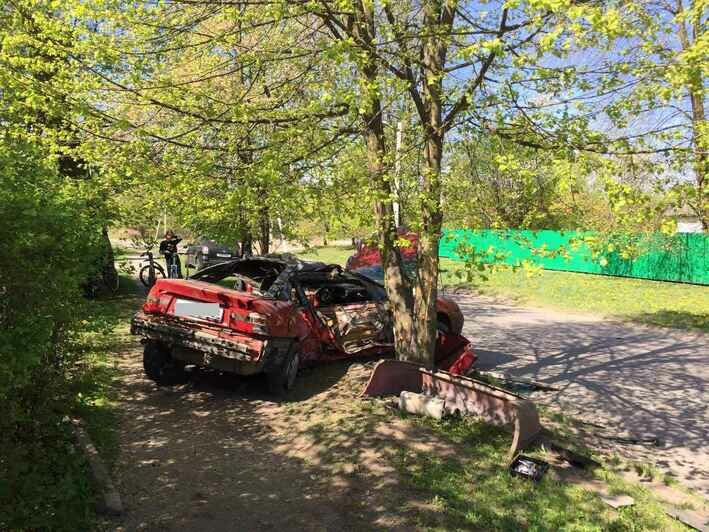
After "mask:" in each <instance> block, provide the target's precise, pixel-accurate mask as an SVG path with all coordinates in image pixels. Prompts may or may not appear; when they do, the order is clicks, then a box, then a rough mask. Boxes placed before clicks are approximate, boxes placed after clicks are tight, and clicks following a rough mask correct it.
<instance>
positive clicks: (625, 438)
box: [578, 420, 665, 447]
mask: <svg viewBox="0 0 709 532" xmlns="http://www.w3.org/2000/svg"><path fill="white" fill-rule="evenodd" d="M578 422H579V423H580V424H582V425H587V426H589V427H594V428H597V429H606V431H601V432H598V431H597V432H593V435H594V436H597V437H598V438H601V439H604V440H609V441H614V442H616V443H623V444H626V445H652V446H654V447H664V445H665V444H664V442H663V441H662V440H661V439H660V438H658V437H657V436H652V435H645V436H640V435H637V434H630V433H626V434H616V433H613V432H611V430H612V429H610V428H609V427H607V426H605V425H601V424H599V423H593V422H591V421H583V420H578Z"/></svg>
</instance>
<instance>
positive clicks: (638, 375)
mask: <svg viewBox="0 0 709 532" xmlns="http://www.w3.org/2000/svg"><path fill="white" fill-rule="evenodd" d="M458 302H459V304H460V305H461V308H462V310H463V313H464V314H465V316H466V325H465V330H464V333H466V334H467V335H468V336H469V337H470V338H471V339H472V340H473V342H474V345H475V346H476V347H477V352H478V353H479V355H480V361H479V366H480V367H481V368H482V369H492V368H494V369H497V370H504V371H506V372H508V373H511V374H513V375H517V376H524V377H528V378H533V379H536V380H540V381H543V382H545V383H547V384H550V385H553V386H555V387H558V388H559V389H560V391H559V392H558V393H554V394H544V395H540V396H538V397H537V399H538V400H540V401H542V402H543V403H545V404H548V405H551V406H553V407H554V408H555V409H557V410H558V411H561V412H563V413H565V414H570V415H572V416H576V417H579V418H581V419H584V420H587V421H589V422H592V423H595V424H597V425H601V426H602V428H603V429H604V430H605V431H606V432H607V431H611V432H613V433H615V434H618V435H623V434H628V433H631V434H634V435H639V436H645V437H646V436H653V437H657V438H658V439H659V440H660V441H661V442H662V446H661V447H659V448H658V447H647V446H640V445H625V446H620V445H613V446H611V447H612V448H611V450H613V451H615V452H618V453H619V454H621V455H623V456H626V457H628V458H632V459H640V460H650V461H652V462H655V463H657V464H658V465H660V466H663V467H664V468H665V469H666V470H671V471H672V472H673V473H675V474H676V475H677V478H678V480H680V481H683V482H684V483H686V484H688V485H689V486H691V487H693V488H696V489H699V490H700V491H703V492H704V494H705V495H706V494H707V493H709V447H708V446H707V439H708V438H709V423H708V420H707V406H706V405H707V402H708V401H709V337H708V336H707V335H706V334H704V333H701V332H697V331H675V330H670V329H661V328H653V327H645V326H638V325H632V324H627V323H620V322H613V321H604V320H602V319H599V318H593V317H589V316H579V315H564V314H562V313H559V312H553V311H546V310H539V309H536V310H535V309H523V308H519V307H512V306H509V305H505V304H501V303H499V302H493V301H491V300H489V299H487V298H483V297H475V296H461V297H459V298H458ZM606 445H610V444H607V442H606Z"/></svg>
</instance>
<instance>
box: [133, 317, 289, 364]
mask: <svg viewBox="0 0 709 532" xmlns="http://www.w3.org/2000/svg"><path fill="white" fill-rule="evenodd" d="M130 332H131V334H134V335H138V336H142V337H143V338H147V339H149V340H155V341H158V342H161V343H163V344H165V345H167V346H169V347H171V348H172V352H173V356H175V357H176V358H178V359H181V360H184V361H185V362H190V363H194V364H199V365H202V366H213V367H215V368H216V369H220V370H222V371H230V372H233V373H239V374H252V373H258V372H260V371H266V372H268V371H269V370H271V369H275V368H278V367H280V366H281V365H282V364H283V362H284V360H285V359H286V357H287V355H288V353H289V351H290V350H291V348H292V345H293V339H292V338H264V339H258V338H252V337H250V336H245V335H239V334H233V333H230V334H229V337H228V338H227V337H223V336H217V334H215V333H211V332H207V331H205V330H199V329H198V328H194V327H188V326H185V325H183V324H181V323H179V322H178V321H177V320H173V319H169V318H165V317H163V316H152V315H149V314H145V313H144V312H138V313H137V314H136V315H135V316H133V319H132V320H131V325H130Z"/></svg>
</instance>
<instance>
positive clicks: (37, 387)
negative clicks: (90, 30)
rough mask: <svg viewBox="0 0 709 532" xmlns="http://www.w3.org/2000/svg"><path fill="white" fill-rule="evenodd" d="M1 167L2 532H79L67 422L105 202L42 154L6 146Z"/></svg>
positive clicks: (82, 505) (77, 485)
mask: <svg viewBox="0 0 709 532" xmlns="http://www.w3.org/2000/svg"><path fill="white" fill-rule="evenodd" d="M0 168H1V169H2V173H1V174H0V177H1V179H2V186H0V219H1V220H2V221H3V223H2V224H0V242H1V243H2V245H1V247H0V408H1V409H2V416H0V529H3V530H6V529H34V530H48V529H51V530H60V529H65V530H78V529H82V528H86V523H87V519H89V518H90V515H91V511H90V503H91V486H90V485H89V483H88V482H87V480H86V479H87V478H88V477H87V475H86V470H85V464H84V463H83V459H82V457H81V456H79V455H77V454H76V453H74V452H73V447H72V445H71V439H70V431H69V428H68V426H67V424H66V421H65V418H66V416H67V415H68V414H69V413H70V412H69V409H70V408H71V404H72V399H73V398H72V396H71V393H70V391H69V390H70V388H69V386H68V384H69V379H70V375H71V371H72V368H74V367H75V365H76V362H77V359H78V357H80V353H79V352H78V350H75V349H73V348H72V337H73V336H74V335H75V334H76V332H77V330H78V329H79V328H81V327H82V326H83V325H82V316H83V315H84V307H85V305H86V302H85V301H84V299H83V297H82V284H84V283H85V281H86V279H87V278H88V277H90V275H91V274H92V272H93V270H95V268H96V266H95V265H96V258H97V257H100V256H101V249H102V248H101V244H102V240H101V237H102V235H101V227H102V224H101V222H100V220H101V218H100V216H99V214H100V210H99V207H100V205H101V202H100V201H97V198H95V197H92V196H91V194H90V192H89V191H90V190H91V189H90V188H89V187H88V186H87V183H86V182H85V181H82V180H71V179H67V178H63V177H62V176H60V175H59V174H58V172H57V170H56V165H55V164H54V163H53V161H52V159H51V158H49V157H46V152H43V151H42V150H41V149H40V148H39V147H36V146H33V145H29V144H21V143H19V142H17V141H12V139H9V138H8V137H6V138H4V139H3V138H0ZM97 206H98V207H97Z"/></svg>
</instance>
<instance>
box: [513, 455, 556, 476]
mask: <svg viewBox="0 0 709 532" xmlns="http://www.w3.org/2000/svg"><path fill="white" fill-rule="evenodd" d="M547 469H549V464H548V463H546V462H545V461H544V460H537V459H536V458H532V457H531V456H525V455H523V454H518V455H517V457H516V458H515V459H514V460H512V464H511V465H510V474H511V475H512V476H513V477H523V478H529V479H531V480H533V481H534V482H539V481H540V480H541V479H542V477H543V476H544V473H546V471H547Z"/></svg>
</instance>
